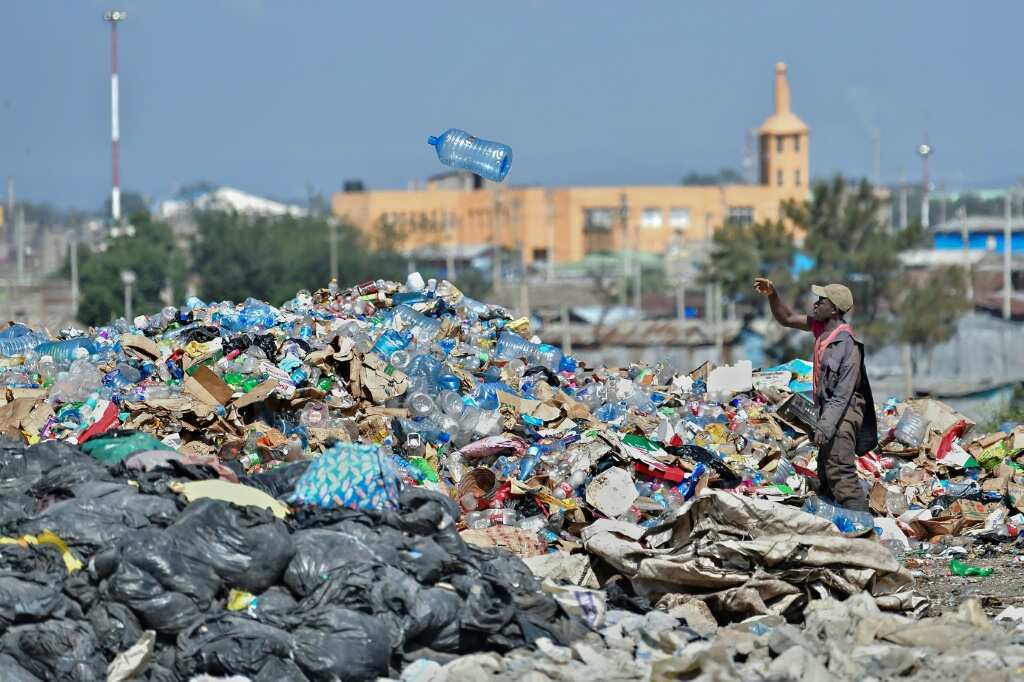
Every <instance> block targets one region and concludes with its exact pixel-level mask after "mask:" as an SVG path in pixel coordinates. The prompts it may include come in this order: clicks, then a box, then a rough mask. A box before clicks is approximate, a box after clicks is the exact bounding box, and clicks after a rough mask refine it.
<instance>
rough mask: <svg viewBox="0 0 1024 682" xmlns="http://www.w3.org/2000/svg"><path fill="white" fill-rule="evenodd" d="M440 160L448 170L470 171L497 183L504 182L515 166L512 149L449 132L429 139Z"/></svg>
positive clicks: (454, 129)
mask: <svg viewBox="0 0 1024 682" xmlns="http://www.w3.org/2000/svg"><path fill="white" fill-rule="evenodd" d="M427 144H431V145H434V148H435V149H436V150H437V158H438V159H440V160H441V163H443V164H444V165H446V166H451V167H452V168H459V169H461V170H467V171H470V172H471V173H476V174H477V175H480V176H483V177H485V178H487V179H488V180H493V181H494V182H501V181H502V180H504V179H505V176H506V175H508V169H509V168H510V167H511V166H512V148H511V147H509V146H508V145H507V144H502V143H500V142H491V141H490V140H483V139H480V138H479V137H474V136H472V135H470V134H469V133H467V132H466V131H464V130H458V129H456V128H449V129H448V130H446V131H444V132H443V133H441V134H440V135H439V136H437V137H433V136H431V137H429V138H427Z"/></svg>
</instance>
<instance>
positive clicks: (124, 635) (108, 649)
mask: <svg viewBox="0 0 1024 682" xmlns="http://www.w3.org/2000/svg"><path fill="white" fill-rule="evenodd" d="M88 619H89V623H90V624H91V625H92V629H93V632H95V633H96V643H97V645H98V646H99V648H100V649H101V650H102V651H103V653H104V654H105V655H106V657H107V658H110V659H112V658H114V657H115V656H117V655H118V654H119V653H121V652H122V651H126V650H127V649H129V648H130V647H132V646H134V645H135V643H136V642H138V641H139V639H140V638H141V637H142V633H143V629H142V625H141V623H139V619H138V618H136V617H135V614H134V613H132V611H131V609H129V608H128V607H127V606H125V605H124V604H119V603H117V602H113V601H101V602H98V603H97V604H95V605H94V606H93V607H92V609H90V610H89V614H88Z"/></svg>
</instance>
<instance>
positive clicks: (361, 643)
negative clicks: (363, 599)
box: [292, 608, 391, 682]
mask: <svg viewBox="0 0 1024 682" xmlns="http://www.w3.org/2000/svg"><path fill="white" fill-rule="evenodd" d="M292 636H293V642H294V645H293V646H294V653H295V662H296V663H297V664H298V665H299V667H300V668H302V671H303V672H304V673H305V674H306V676H307V677H309V679H310V680H312V681H314V682H334V681H335V680H346V682H347V681H348V680H352V682H363V681H364V680H365V681H370V680H376V679H377V678H378V677H387V675H388V661H389V660H390V658H391V648H390V647H389V646H388V632H387V630H386V628H385V626H384V624H383V623H381V622H380V621H379V620H378V619H377V618H375V617H374V616H371V615H368V614H365V613H359V612H357V611H352V610H350V609H345V608H330V609H326V610H322V611H317V612H314V613H311V614H308V615H307V616H306V617H305V618H304V619H303V623H302V625H300V626H299V627H297V628H296V629H295V630H294V631H293V632H292Z"/></svg>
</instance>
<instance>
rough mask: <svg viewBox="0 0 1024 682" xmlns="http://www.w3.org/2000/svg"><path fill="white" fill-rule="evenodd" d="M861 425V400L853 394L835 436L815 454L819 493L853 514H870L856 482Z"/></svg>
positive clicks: (865, 499) (858, 481) (862, 493)
mask: <svg viewBox="0 0 1024 682" xmlns="http://www.w3.org/2000/svg"><path fill="white" fill-rule="evenodd" d="M863 421H864V399H863V398H862V397H861V396H860V395H859V394H857V393H855V394H854V395H853V398H852V399H851V400H850V405H849V407H847V408H846V414H844V415H843V419H842V421H841V422H839V428H838V429H837V430H836V435H835V436H834V437H833V438H832V440H830V441H829V442H828V443H826V444H825V445H824V447H822V448H820V449H819V450H818V481H819V483H818V493H819V494H820V495H821V496H823V497H828V498H831V499H832V500H833V501H835V503H836V504H838V505H840V506H843V507H846V508H847V509H852V510H854V511H870V509H869V507H868V501H867V497H866V496H865V495H864V489H863V488H861V486H860V479H859V478H857V461H856V460H857V454H856V444H857V430H858V429H860V425H861V422H863Z"/></svg>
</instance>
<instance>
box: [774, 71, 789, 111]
mask: <svg viewBox="0 0 1024 682" xmlns="http://www.w3.org/2000/svg"><path fill="white" fill-rule="evenodd" d="M788 111H789V80H787V79H786V63H785V62H778V63H777V64H776V65H775V113H777V114H783V113H787V112H788Z"/></svg>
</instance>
